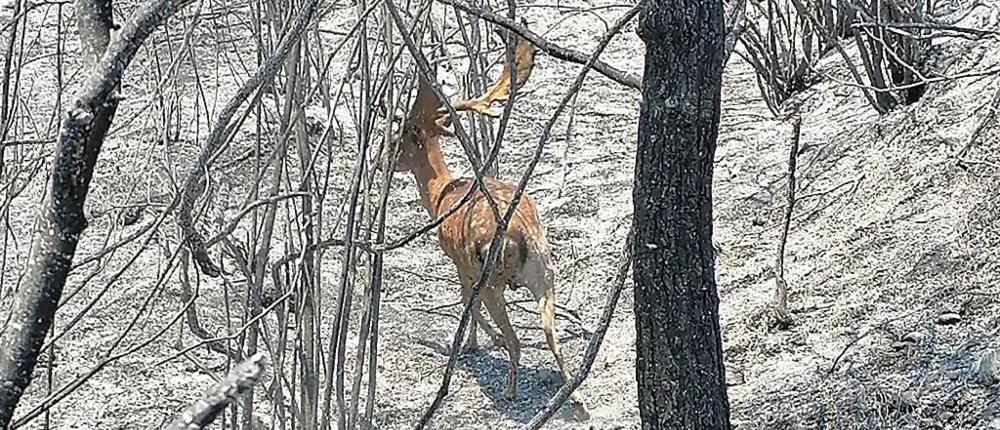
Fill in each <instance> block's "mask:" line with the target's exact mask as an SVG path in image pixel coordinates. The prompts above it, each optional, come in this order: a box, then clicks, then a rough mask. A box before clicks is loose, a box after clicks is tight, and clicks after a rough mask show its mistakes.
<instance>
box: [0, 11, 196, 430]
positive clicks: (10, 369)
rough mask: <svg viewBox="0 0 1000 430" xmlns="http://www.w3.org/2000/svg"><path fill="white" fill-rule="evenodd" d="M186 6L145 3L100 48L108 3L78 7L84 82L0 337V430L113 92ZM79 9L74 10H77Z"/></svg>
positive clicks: (77, 215) (64, 265) (113, 103)
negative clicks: (142, 50)
mask: <svg viewBox="0 0 1000 430" xmlns="http://www.w3.org/2000/svg"><path fill="white" fill-rule="evenodd" d="M189 2H190V0H150V2H148V3H147V4H146V5H145V6H143V7H142V8H140V9H139V10H138V11H136V14H135V16H134V18H133V19H132V21H131V22H129V25H128V26H126V27H125V28H124V29H122V32H121V37H120V38H119V39H118V40H116V42H114V43H112V44H111V46H110V47H109V48H108V50H109V52H108V54H109V55H106V56H104V57H102V56H101V54H102V53H104V51H105V46H107V38H106V37H107V30H108V27H109V26H110V23H111V16H110V14H109V13H110V11H111V9H110V1H109V0H93V1H81V2H78V4H77V7H78V13H80V14H85V15H86V16H82V15H81V16H80V17H79V20H78V22H79V23H80V25H81V27H82V28H81V29H80V35H81V37H82V38H83V39H82V40H81V42H82V45H83V46H84V49H85V51H86V52H84V59H85V61H86V62H87V63H88V64H90V65H91V70H90V71H89V75H90V77H89V78H88V79H87V80H86V81H85V83H84V86H83V88H82V89H81V91H80V94H79V95H78V96H77V98H76V100H75V101H74V102H73V103H71V104H70V108H69V110H68V112H67V115H66V118H65V119H64V120H63V123H62V128H61V129H60V132H59V140H58V142H57V143H56V150H55V154H54V160H53V166H52V179H51V180H50V184H49V189H48V191H47V195H46V198H45V199H44V200H43V201H42V203H41V205H40V208H39V211H38V214H37V217H38V219H37V226H36V227H35V231H34V237H33V240H32V246H31V251H30V255H29V257H28V264H27V267H26V268H25V274H24V281H23V282H22V283H21V285H20V286H19V288H18V291H17V293H16V294H15V296H14V301H13V303H12V305H11V314H10V320H9V321H8V323H7V326H6V328H5V330H4V331H3V332H2V333H0V428H7V427H8V424H9V423H10V421H11V418H12V417H13V415H14V408H15V407H16V406H17V403H18V401H19V400H20V399H21V395H22V394H24V390H25V389H26V388H27V387H28V384H29V383H30V382H31V376H32V372H33V371H34V368H35V364H36V363H37V361H38V353H39V350H40V349H41V347H42V344H43V342H44V340H45V336H46V334H47V333H48V332H49V328H50V327H51V326H52V320H53V318H54V315H55V311H56V304H57V303H59V298H60V296H61V295H62V289H63V286H64V284H65V282H66V276H67V275H68V273H69V268H70V264H71V263H72V261H73V255H74V254H75V252H76V245H77V241H78V240H79V239H80V235H81V234H82V233H83V230H84V229H85V228H86V226H87V220H86V218H85V217H84V213H83V209H84V204H85V202H86V198H87V191H88V190H89V188H90V180H91V178H92V177H93V173H94V166H95V164H96V161H97V156H98V154H99V153H100V150H101V143H102V142H103V141H104V135H105V133H106V132H107V130H108V127H109V126H110V123H111V119H112V118H113V116H114V111H115V109H116V108H117V105H118V104H117V96H116V95H115V93H116V89H117V88H118V85H119V83H120V81H121V77H122V74H123V73H124V71H125V68H126V67H128V65H129V62H131V60H132V58H133V57H134V56H135V54H136V52H137V51H138V50H139V47H140V46H141V45H142V43H143V42H144V41H145V39H146V38H147V37H148V36H149V35H150V33H152V31H153V30H154V29H155V28H156V26H157V25H159V23H161V22H162V21H164V20H165V19H166V18H167V17H168V16H170V15H171V14H172V13H174V12H175V11H177V9H178V8H180V7H182V6H184V5H185V4H187V3H189ZM81 5H82V6H81Z"/></svg>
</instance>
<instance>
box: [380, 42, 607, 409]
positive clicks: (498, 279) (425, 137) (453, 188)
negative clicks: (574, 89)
mask: <svg viewBox="0 0 1000 430" xmlns="http://www.w3.org/2000/svg"><path fill="white" fill-rule="evenodd" d="M518 39H519V40H518V42H517V45H516V46H515V67H516V81H517V85H521V84H523V83H524V82H525V81H526V80H527V78H528V77H529V76H530V74H531V70H532V68H533V67H534V56H535V47H534V45H532V44H531V43H530V42H528V41H527V40H525V39H523V38H520V37H519V38H518ZM431 79H433V77H431ZM510 86H511V82H510V71H509V69H508V63H507V62H506V61H504V67H503V70H502V72H501V75H500V77H499V78H497V80H496V81H495V82H494V83H493V84H491V85H490V86H489V87H488V89H487V90H486V91H485V92H484V93H483V94H482V95H481V96H480V97H477V98H474V99H464V97H463V96H460V97H459V100H458V101H456V102H455V103H452V108H453V109H454V110H455V111H459V112H460V111H473V112H476V113H479V114H483V115H488V116H493V117H496V116H499V115H500V113H499V111H497V110H494V109H491V107H490V106H491V105H492V104H493V103H494V102H505V101H507V99H508V96H509V92H510ZM460 93H461V94H464V91H461V92H460ZM450 121H451V119H450V115H449V113H448V110H447V108H444V107H443V106H442V103H441V102H440V101H439V100H438V98H437V97H436V96H435V95H434V94H433V92H432V90H431V89H430V86H429V84H428V82H427V80H426V79H424V78H423V77H421V78H420V79H419V83H418V88H417V95H416V97H415V100H414V103H413V106H412V108H411V110H410V112H409V113H408V115H407V117H406V119H405V121H404V122H403V124H402V126H401V127H400V131H399V132H398V134H397V135H396V136H395V137H394V139H393V140H394V141H395V143H394V144H393V145H392V146H393V147H395V148H396V149H395V151H389V152H386V153H385V154H384V155H383V157H394V158H395V171H396V172H410V173H412V174H413V177H414V178H415V179H416V183H417V188H418V190H419V193H420V201H421V204H422V205H423V207H424V209H426V210H427V213H428V214H429V215H430V217H431V218H432V219H436V218H437V217H439V216H440V215H441V214H442V213H443V212H445V211H447V210H448V209H449V208H451V207H452V206H453V205H454V204H456V203H457V202H459V201H461V200H462V199H463V197H464V196H465V195H466V194H467V193H468V192H469V188H470V187H472V186H473V185H474V183H475V179H474V178H469V177H463V178H455V177H454V176H453V175H452V173H451V169H450V168H449V167H448V163H447V161H446V160H445V156H444V154H443V153H442V151H441V137H442V136H452V133H451V132H450V131H448V130H447V129H445V127H447V126H448V125H449V124H450ZM382 161H383V163H386V162H389V161H391V160H387V159H385V158H383V160H382ZM383 165H386V164H383ZM483 182H484V185H485V187H486V189H487V190H488V192H489V193H490V196H492V198H493V200H494V201H495V202H496V205H497V210H499V212H500V213H501V214H503V213H505V212H506V211H507V209H508V207H509V205H510V202H511V200H512V197H513V195H514V193H515V187H514V186H513V185H511V184H510V183H507V182H504V181H500V180H498V179H495V178H492V177H484V178H483ZM496 229H497V220H496V217H495V216H494V212H493V210H492V209H491V207H490V203H489V201H488V199H487V198H486V196H485V195H483V192H482V189H481V188H480V189H478V190H477V191H475V193H474V195H473V196H472V197H471V198H470V199H469V200H468V201H467V202H465V204H463V205H462V206H461V207H459V208H458V209H457V210H455V211H454V212H453V213H452V214H451V215H450V216H448V217H447V218H446V219H444V220H443V221H442V222H441V224H440V225H439V226H438V242H439V245H440V247H441V249H442V250H443V251H444V253H445V254H447V256H448V257H449V258H450V259H451V261H452V262H453V263H454V264H455V267H456V268H457V270H458V277H459V281H460V283H461V295H462V302H463V304H465V305H468V304H469V299H470V297H471V296H472V293H473V288H474V285H475V283H476V281H477V280H478V279H479V277H480V274H481V273H482V270H483V266H484V263H485V261H484V260H485V259H486V255H487V252H488V250H489V246H490V243H491V241H492V239H493V236H494V234H495V233H496ZM500 249H501V251H499V256H498V261H497V264H496V267H494V268H493V270H492V271H491V272H490V275H489V276H488V277H487V280H486V282H485V284H484V285H483V287H482V289H481V291H480V295H479V297H478V299H477V303H475V304H473V305H472V306H473V308H472V316H473V324H472V328H471V330H470V333H469V340H468V343H467V349H469V350H472V349H478V348H479V345H478V342H477V339H476V336H477V334H476V333H477V332H478V330H477V326H478V327H479V328H481V329H483V331H485V332H486V333H487V334H488V335H489V336H490V338H491V339H492V341H493V343H494V345H495V346H504V347H505V348H506V350H507V354H508V356H509V359H510V363H509V371H508V376H507V383H506V389H505V395H506V397H507V398H508V399H515V398H516V397H517V372H518V365H519V362H520V358H521V344H520V341H519V340H518V337H517V334H516V333H515V332H514V328H513V327H512V326H511V323H510V318H509V316H508V314H507V301H506V299H505V297H504V292H505V291H506V289H507V288H508V287H509V288H510V289H512V290H513V289H516V288H522V287H523V288H527V289H528V291H529V292H530V293H531V295H532V297H534V299H535V301H536V302H537V305H538V313H539V314H540V325H541V328H542V331H543V332H544V333H545V339H546V341H547V343H548V346H549V349H550V350H551V351H552V354H553V355H554V356H555V361H556V366H557V367H558V368H559V373H560V374H561V376H562V377H563V380H564V381H565V382H568V381H569V380H570V379H571V375H570V372H569V369H568V368H567V367H566V361H565V359H564V358H563V354H562V347H561V345H560V343H559V336H558V333H557V330H556V318H555V316H556V315H555V309H556V302H555V277H556V270H555V265H554V263H553V259H552V252H551V247H550V245H549V242H548V239H547V238H546V233H545V228H544V227H543V225H542V222H541V219H540V217H539V214H538V208H537V206H536V203H535V200H534V198H533V197H532V196H531V195H530V194H529V193H527V192H524V193H523V194H522V196H521V199H520V201H519V203H518V205H517V207H516V209H515V211H514V213H513V215H512V216H511V219H510V221H509V223H508V227H507V230H506V232H505V233H504V236H503V239H502V241H501V248H500ZM481 305H485V307H486V310H487V312H488V313H489V315H490V317H492V319H493V322H494V323H496V325H497V327H498V328H499V329H500V333H497V332H496V330H494V329H493V328H492V327H490V325H489V323H488V322H487V321H486V319H485V318H484V317H483V315H482V312H481ZM570 402H571V404H572V405H573V414H574V416H575V418H576V419H578V420H581V421H583V420H587V419H589V416H590V414H589V412H588V411H587V408H586V406H585V404H584V402H583V400H582V398H581V397H580V395H579V394H577V393H576V392H574V393H572V394H571V396H570Z"/></svg>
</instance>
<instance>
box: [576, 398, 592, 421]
mask: <svg viewBox="0 0 1000 430" xmlns="http://www.w3.org/2000/svg"><path fill="white" fill-rule="evenodd" d="M573 419H575V420H577V421H579V422H584V421H589V420H590V411H588V410H587V407H586V406H584V405H583V403H575V402H574V403H573Z"/></svg>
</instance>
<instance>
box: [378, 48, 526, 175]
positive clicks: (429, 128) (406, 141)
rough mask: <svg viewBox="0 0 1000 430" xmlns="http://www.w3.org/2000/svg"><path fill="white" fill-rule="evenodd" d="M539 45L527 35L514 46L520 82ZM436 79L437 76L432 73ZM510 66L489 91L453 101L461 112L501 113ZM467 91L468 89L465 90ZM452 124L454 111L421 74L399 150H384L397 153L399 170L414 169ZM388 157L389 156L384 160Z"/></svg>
mask: <svg viewBox="0 0 1000 430" xmlns="http://www.w3.org/2000/svg"><path fill="white" fill-rule="evenodd" d="M535 52H536V51H535V46H534V45H532V44H531V42H528V41H527V40H525V39H524V38H521V37H518V41H517V45H516V46H515V49H514V60H515V77H516V79H517V85H518V86H520V85H523V84H524V83H525V82H526V81H527V80H528V77H529V76H531V71H532V69H533V68H534V66H535ZM431 78H432V79H433V78H434V77H433V76H431ZM510 87H511V82H510V69H509V68H508V63H507V62H506V61H504V66H503V71H502V72H501V73H500V76H499V77H497V79H496V81H494V82H493V83H492V84H491V85H490V86H489V88H487V89H486V91H485V92H484V93H483V94H482V95H480V96H479V97H476V98H473V99H465V98H463V97H461V96H460V97H459V100H458V101H456V102H455V103H454V104H452V108H453V109H454V110H455V111H457V112H462V111H473V112H477V113H480V114H483V115H487V116H491V117H499V116H500V114H501V110H500V109H497V108H493V107H492V105H493V103H494V102H498V103H502V102H505V101H507V99H508V97H509V96H510ZM462 93H464V91H462ZM449 125H451V115H450V114H449V112H448V109H447V108H446V107H444V106H442V104H441V101H440V100H438V98H437V97H436V96H435V95H434V92H433V91H432V90H431V87H430V84H429V83H428V81H427V80H426V79H425V78H424V77H423V76H421V77H420V78H419V83H418V87H417V97H416V99H415V100H414V102H413V107H412V108H411V109H410V112H409V114H408V115H407V117H406V120H405V121H404V122H403V126H402V127H401V130H400V132H399V135H398V136H397V137H396V138H395V139H394V141H395V142H396V144H395V145H394V146H396V151H395V152H389V151H387V152H383V157H385V156H390V154H392V155H394V156H395V157H396V169H395V170H396V171H413V170H414V169H417V168H419V167H421V166H423V165H426V163H427V162H428V160H427V152H428V150H431V151H434V150H438V149H439V146H438V145H439V140H440V137H441V136H451V134H452V133H451V132H450V131H448V129H447V128H446V127H448V126H449ZM383 161H385V160H383Z"/></svg>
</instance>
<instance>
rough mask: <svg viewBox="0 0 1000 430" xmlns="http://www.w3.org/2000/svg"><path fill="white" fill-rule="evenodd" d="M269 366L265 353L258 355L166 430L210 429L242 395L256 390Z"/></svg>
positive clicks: (241, 365) (219, 383) (192, 406)
mask: <svg viewBox="0 0 1000 430" xmlns="http://www.w3.org/2000/svg"><path fill="white" fill-rule="evenodd" d="M266 362H267V359H266V356H265V355H264V353H263V352H258V353H257V354H254V355H253V356H252V357H250V359H248V360H247V361H244V362H242V363H240V364H239V365H238V366H236V367H235V368H233V370H232V371H230V372H229V375H227V376H226V377H225V379H223V380H221V381H219V382H218V383H217V384H215V385H214V386H213V387H212V388H211V389H209V390H208V393H206V394H205V397H202V398H201V399H199V400H198V401H196V402H194V403H193V404H192V405H191V406H188V407H187V408H186V409H184V411H183V412H181V413H180V415H178V416H177V418H175V419H174V421H173V422H172V423H170V425H169V426H167V430H195V429H202V428H205V427H208V425H209V424H211V423H212V421H215V417H217V416H219V414H220V413H221V412H222V411H223V410H225V409H226V407H228V406H229V404H230V403H232V402H233V401H235V400H236V399H237V398H238V397H239V396H240V395H241V394H243V393H245V392H247V391H249V390H251V389H253V387H254V385H257V383H258V382H260V380H261V378H262V377H263V376H264V365H265V364H266Z"/></svg>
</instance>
